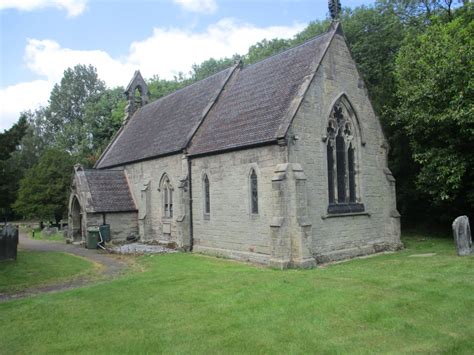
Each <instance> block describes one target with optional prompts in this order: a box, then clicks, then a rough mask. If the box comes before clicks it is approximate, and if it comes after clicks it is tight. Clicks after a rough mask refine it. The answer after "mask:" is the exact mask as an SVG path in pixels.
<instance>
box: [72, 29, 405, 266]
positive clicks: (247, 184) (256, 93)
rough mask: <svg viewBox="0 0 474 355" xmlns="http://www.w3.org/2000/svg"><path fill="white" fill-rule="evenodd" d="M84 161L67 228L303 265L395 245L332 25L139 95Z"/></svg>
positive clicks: (137, 78)
mask: <svg viewBox="0 0 474 355" xmlns="http://www.w3.org/2000/svg"><path fill="white" fill-rule="evenodd" d="M125 93H126V95H127V97H128V100H129V105H128V108H127V110H128V114H127V116H126V118H125V120H124V123H123V125H122V127H121V129H120V130H119V131H118V133H117V134H116V135H115V137H114V138H113V140H112V142H111V143H110V144H109V146H108V147H107V149H106V150H105V151H104V152H103V154H102V156H101V157H100V158H99V160H98V161H97V163H96V165H95V167H94V169H83V168H82V167H81V166H76V167H75V174H74V178H73V183H72V193H71V197H70V202H69V211H70V212H69V237H70V238H71V239H73V240H76V241H81V240H84V238H85V233H86V229H87V228H88V227H90V226H99V225H101V224H103V223H107V224H109V225H110V229H111V236H112V241H114V240H116V241H121V240H125V239H126V238H127V236H129V235H137V236H139V237H140V239H141V240H142V241H145V242H146V241H155V242H159V243H164V244H167V245H174V246H176V247H177V248H180V249H182V250H187V251H193V252H197V253H205V254H210V255H215V256H221V257H226V258H232V259H238V260H246V261H252V262H256V263H262V264H266V265H270V266H273V267H277V268H286V267H311V266H314V265H316V264H318V263H322V262H328V261H331V260H340V259H344V258H350V257H354V256H359V255H365V254H370V253H375V252H380V251H384V250H395V249H398V248H400V247H401V243H400V216H399V214H398V212H397V208H396V199H395V179H394V178H393V176H392V174H391V172H390V170H389V169H388V167H387V153H388V144H387V140H386V138H385V136H384V134H383V131H382V127H381V124H380V122H379V119H378V118H377V116H376V115H375V113H374V110H373V108H372V106H371V103H370V100H369V97H368V94H367V90H366V87H365V85H364V82H363V80H362V78H361V76H360V74H359V72H358V70H357V67H356V64H355V63H354V61H353V59H352V58H351V54H350V52H349V48H348V46H347V43H346V41H345V38H344V34H343V32H342V29H341V26H340V24H339V22H338V21H334V22H333V24H332V25H331V27H330V29H329V30H328V31H327V32H326V33H324V34H322V35H320V36H317V37H315V38H313V39H311V40H309V41H307V42H306V43H304V44H302V45H299V46H297V47H294V48H291V49H289V50H286V51H284V52H282V53H279V54H276V55H274V56H272V57H269V58H267V59H264V60H262V61H260V62H258V63H255V64H252V65H248V66H242V64H241V63H238V64H236V65H234V66H233V67H231V68H228V69H226V70H223V71H221V72H219V73H217V74H214V75H212V76H210V77H208V78H206V79H204V80H201V81H199V82H196V83H194V84H192V85H189V86H187V87H185V88H183V89H180V90H178V91H176V92H173V93H171V94H169V95H167V96H165V97H162V98H160V99H158V100H156V101H154V102H148V101H149V100H148V89H147V85H146V83H145V81H144V80H143V78H142V77H141V75H140V73H139V72H136V73H135V75H134V77H133V79H132V81H131V82H130V84H129V85H128V87H127V90H126V92H125Z"/></svg>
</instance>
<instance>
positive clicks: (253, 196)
mask: <svg viewBox="0 0 474 355" xmlns="http://www.w3.org/2000/svg"><path fill="white" fill-rule="evenodd" d="M250 201H251V202H250V204H251V211H252V214H258V180H257V173H256V172H255V170H254V169H252V170H251V172H250Z"/></svg>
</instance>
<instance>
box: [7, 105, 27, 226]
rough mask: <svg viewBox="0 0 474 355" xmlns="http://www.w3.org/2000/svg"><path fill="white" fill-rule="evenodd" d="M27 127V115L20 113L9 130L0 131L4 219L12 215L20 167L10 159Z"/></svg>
mask: <svg viewBox="0 0 474 355" xmlns="http://www.w3.org/2000/svg"><path fill="white" fill-rule="evenodd" d="M27 129H28V120H27V115H26V114H22V115H21V116H20V118H19V120H18V122H17V123H15V124H14V125H13V126H12V127H11V128H10V129H9V130H6V131H4V132H3V133H0V181H1V184H0V212H1V214H2V217H3V219H4V220H7V219H8V218H10V217H12V215H13V213H12V209H11V205H12V204H13V202H14V201H15V199H16V196H17V190H18V180H19V178H21V168H20V166H18V165H17V164H15V163H14V161H13V160H12V155H13V154H14V153H15V151H17V149H18V147H19V145H20V142H21V140H22V138H23V136H24V135H25V133H26V131H27Z"/></svg>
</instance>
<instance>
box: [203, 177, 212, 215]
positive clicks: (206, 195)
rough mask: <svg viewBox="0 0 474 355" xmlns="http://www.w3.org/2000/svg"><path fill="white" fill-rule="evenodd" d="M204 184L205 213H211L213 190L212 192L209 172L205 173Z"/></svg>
mask: <svg viewBox="0 0 474 355" xmlns="http://www.w3.org/2000/svg"><path fill="white" fill-rule="evenodd" d="M203 185H204V213H205V214H210V213H211V192H210V186H209V178H208V177H207V174H204V178H203Z"/></svg>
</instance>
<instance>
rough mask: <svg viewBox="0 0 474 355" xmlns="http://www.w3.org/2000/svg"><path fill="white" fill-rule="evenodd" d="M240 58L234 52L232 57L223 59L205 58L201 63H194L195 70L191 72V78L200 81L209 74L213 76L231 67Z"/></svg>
mask: <svg viewBox="0 0 474 355" xmlns="http://www.w3.org/2000/svg"><path fill="white" fill-rule="evenodd" d="M238 60H240V56H239V55H237V54H234V56H232V58H221V59H214V58H210V59H208V60H205V61H204V62H202V63H201V64H193V67H192V68H193V70H192V72H191V80H192V81H193V82H194V81H199V80H202V79H204V78H207V77H208V76H211V75H213V74H215V73H218V72H220V71H221V70H224V69H226V68H229V67H231V66H232V65H234V64H235V63H236V62H237V61H238Z"/></svg>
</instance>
